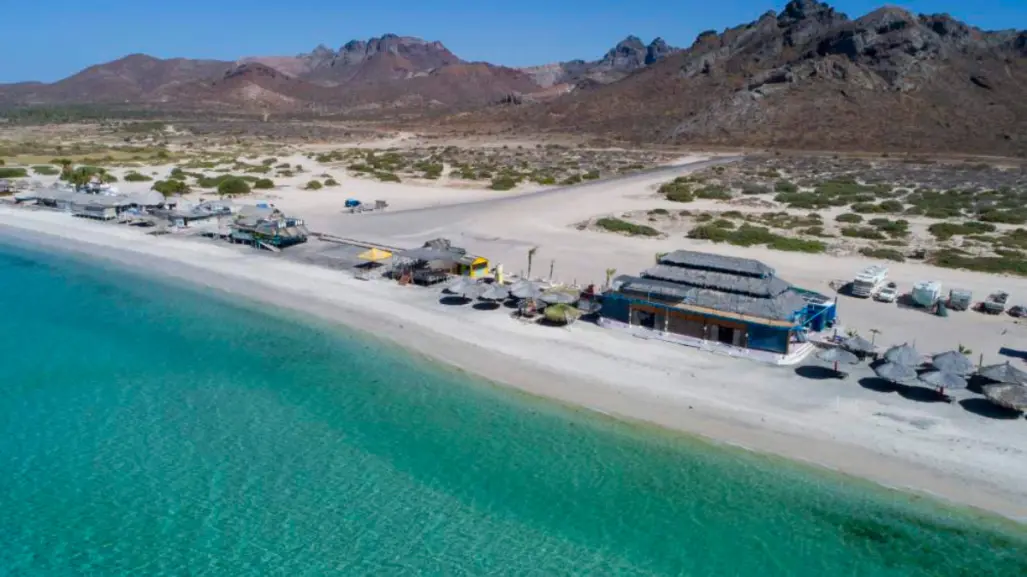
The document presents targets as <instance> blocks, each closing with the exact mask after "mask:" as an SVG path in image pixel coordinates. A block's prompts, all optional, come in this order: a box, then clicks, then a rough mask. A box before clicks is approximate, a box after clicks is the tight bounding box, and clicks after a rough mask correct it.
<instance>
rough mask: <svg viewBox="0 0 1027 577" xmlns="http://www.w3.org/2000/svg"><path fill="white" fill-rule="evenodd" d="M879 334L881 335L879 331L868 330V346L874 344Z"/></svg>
mask: <svg viewBox="0 0 1027 577" xmlns="http://www.w3.org/2000/svg"><path fill="white" fill-rule="evenodd" d="M879 334H881V331H879V330H877V329H870V335H871V336H870V344H874V341H876V340H877V335H879Z"/></svg>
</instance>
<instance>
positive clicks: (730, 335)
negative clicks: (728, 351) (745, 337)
mask: <svg viewBox="0 0 1027 577" xmlns="http://www.w3.org/2000/svg"><path fill="white" fill-rule="evenodd" d="M717 341H719V342H722V343H724V344H725V345H733V344H735V329H733V328H731V327H725V326H720V327H717Z"/></svg>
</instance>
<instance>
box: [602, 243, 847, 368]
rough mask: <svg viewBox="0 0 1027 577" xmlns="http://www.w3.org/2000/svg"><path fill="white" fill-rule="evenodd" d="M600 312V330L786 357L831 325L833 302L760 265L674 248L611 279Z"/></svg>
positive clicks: (751, 261)
mask: <svg viewBox="0 0 1027 577" xmlns="http://www.w3.org/2000/svg"><path fill="white" fill-rule="evenodd" d="M600 314H601V316H602V318H601V319H600V324H602V325H604V326H615V327H617V326H621V327H623V326H628V327H637V328H638V329H647V330H651V331H655V332H658V333H662V334H664V335H680V336H681V337H686V338H691V339H700V340H702V341H714V342H718V343H722V344H724V345H731V346H734V347H741V348H748V349H755V350H760V351H768V352H772V353H777V354H781V355H785V356H787V355H789V353H791V352H792V348H793V343H796V342H798V341H799V338H798V336H799V335H800V334H802V333H805V332H806V331H807V330H813V331H818V330H823V329H824V328H826V327H828V326H831V325H833V323H834V321H835V315H836V312H835V303H834V301H833V300H831V299H829V298H827V297H826V296H824V295H821V294H818V293H814V292H811V291H806V290H802V289H799V288H797V287H794V286H792V285H791V284H789V283H788V282H786V281H784V280H782V279H780V278H778V277H777V276H776V274H775V272H774V269H772V268H771V267H769V266H767V265H765V264H763V263H762V262H759V261H756V260H752V259H745V258H735V257H728V256H720V255H715V254H707V253H701V252H694V251H687V250H678V251H675V252H672V253H669V254H667V255H664V256H662V257H660V259H659V260H658V262H657V264H656V266H654V267H652V268H650V269H648V270H646V271H644V272H642V273H641V274H640V275H638V276H627V275H622V276H619V277H617V278H616V279H614V280H613V283H612V287H611V290H609V291H607V292H605V293H604V294H603V308H602V311H601V313H600ZM672 340H673V339H672ZM685 342H687V341H685ZM811 348H812V347H811V346H810V347H804V348H803V350H805V351H807V352H808V350H811Z"/></svg>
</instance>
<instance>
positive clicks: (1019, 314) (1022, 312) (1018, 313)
mask: <svg viewBox="0 0 1027 577" xmlns="http://www.w3.org/2000/svg"><path fill="white" fill-rule="evenodd" d="M1009 316H1011V317H1016V318H1018V319H1021V318H1024V317H1027V307H1025V306H1022V305H1016V306H1015V307H1010V309H1009Z"/></svg>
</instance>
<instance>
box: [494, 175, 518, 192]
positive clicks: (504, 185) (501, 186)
mask: <svg viewBox="0 0 1027 577" xmlns="http://www.w3.org/2000/svg"><path fill="white" fill-rule="evenodd" d="M515 186H517V179H515V178H513V177H511V176H510V175H507V174H501V175H499V176H497V177H495V178H493V179H492V184H491V185H490V186H489V188H491V189H492V190H510V189H512V188H514V187H515Z"/></svg>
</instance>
